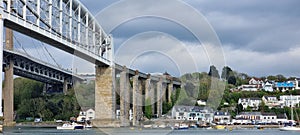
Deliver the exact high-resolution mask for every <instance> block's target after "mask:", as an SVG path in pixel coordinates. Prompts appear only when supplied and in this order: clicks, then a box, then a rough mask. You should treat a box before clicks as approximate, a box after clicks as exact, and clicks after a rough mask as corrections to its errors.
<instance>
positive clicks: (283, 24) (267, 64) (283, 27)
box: [81, 0, 300, 76]
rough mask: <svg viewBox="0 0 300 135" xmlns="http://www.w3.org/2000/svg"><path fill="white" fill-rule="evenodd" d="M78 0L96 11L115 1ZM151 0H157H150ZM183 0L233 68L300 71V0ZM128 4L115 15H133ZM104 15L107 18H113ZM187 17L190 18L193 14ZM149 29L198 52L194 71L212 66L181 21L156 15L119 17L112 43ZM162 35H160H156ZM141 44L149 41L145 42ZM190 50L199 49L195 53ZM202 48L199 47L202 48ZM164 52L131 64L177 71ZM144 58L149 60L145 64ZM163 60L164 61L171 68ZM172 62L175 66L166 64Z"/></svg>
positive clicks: (294, 73)
mask: <svg viewBox="0 0 300 135" xmlns="http://www.w3.org/2000/svg"><path fill="white" fill-rule="evenodd" d="M81 1H82V3H83V4H84V5H85V6H86V7H87V8H88V9H89V10H90V11H91V12H92V13H93V14H94V15H95V16H97V14H99V12H102V11H103V10H105V8H107V7H108V6H109V5H110V4H112V3H114V2H117V0H111V1H106V0H81ZM153 2H155V1H154V0H153ZM184 2H185V3H187V4H189V5H190V6H191V7H193V8H195V9H196V10H197V11H199V12H200V13H201V14H202V15H203V16H204V17H205V18H206V19H207V22H208V23H209V24H210V25H211V26H212V28H213V29H214V30H215V32H216V34H217V36H218V37H219V39H220V41H221V44H222V47H223V51H224V55H225V61H226V65H228V66H230V67H231V68H232V69H233V70H237V71H239V72H245V73H247V74H250V75H255V76H265V75H269V74H273V75H276V74H284V75H286V76H299V73H300V72H299V71H300V63H299V62H298V61H300V53H299V52H300V8H299V5H300V1H298V0H263V1H262V0H239V1H236V0H224V1H218V0H184ZM141 3H143V1H141ZM158 3H161V1H158ZM162 5H163V6H161V7H160V6H158V7H157V8H156V9H155V10H158V11H159V10H161V12H166V11H165V10H166V9H165V8H162V7H169V6H170V5H172V3H168V4H165V3H163V4H162ZM139 6H140V7H139V8H140V9H141V10H144V9H145V10H146V9H147V8H148V7H149V3H147V2H146V1H145V4H144V7H142V6H143V4H140V5H139ZM122 8H123V7H122ZM127 8H128V12H126V13H124V12H120V13H119V14H134V13H132V12H134V10H131V7H130V5H128V7H127ZM160 8H161V9H160ZM169 10H170V9H169ZM170 12H173V14H175V15H178V16H180V15H181V14H185V15H186V13H185V12H180V11H177V10H176V9H173V10H171V11H170ZM100 14H101V13H100ZM186 16H188V15H186ZM114 18H115V17H114ZM107 20H108V21H111V19H107ZM105 21H106V19H103V20H101V21H100V25H101V22H102V23H103V24H104V25H106V23H112V22H105ZM191 21H192V22H193V20H192V19H191ZM194 22H196V21H194ZM195 25H197V24H195ZM147 31H160V32H162V33H167V34H170V35H172V37H174V38H176V39H177V40H178V41H181V42H183V44H185V45H186V46H187V49H188V50H189V52H190V53H192V55H194V56H196V55H197V53H198V55H200V56H199V57H196V58H195V59H196V61H197V62H196V63H197V68H198V70H199V71H205V72H206V71H208V67H209V65H210V62H209V59H208V58H207V56H205V53H203V52H201V51H198V50H199V49H195V48H197V47H199V46H195V45H193V44H201V43H199V42H198V41H197V40H196V38H195V37H194V36H193V35H192V34H191V33H190V32H189V30H187V29H185V28H184V26H180V25H178V24H176V23H173V22H172V21H170V20H167V19H161V18H155V17H154V18H151V17H144V18H135V19H132V20H129V21H127V22H123V23H122V24H121V25H119V26H118V28H116V29H114V30H113V31H112V32H111V33H112V34H113V35H114V38H115V46H117V47H116V48H118V46H120V45H121V44H124V42H125V41H126V40H128V39H130V38H132V37H135V36H136V35H137V34H139V33H143V32H147ZM160 37H164V36H162V35H160ZM151 39H156V40H157V37H156V36H152V37H149V39H148V40H151ZM145 41H146V40H145ZM132 44H134V43H132ZM145 45H149V44H147V43H145ZM150 45H151V44H150ZM200 48H201V47H200ZM193 50H197V51H196V52H193ZM200 50H202V51H203V48H202V49H200ZM163 57H164V56H162V54H158V53H147V54H144V55H141V56H140V57H139V58H138V59H136V60H134V62H131V64H132V65H131V66H132V67H136V68H142V69H140V70H142V71H145V72H159V70H165V71H168V70H170V72H174V74H177V73H178V70H179V69H178V67H177V68H174V66H176V63H177V62H174V61H173V62H172V60H168V58H167V57H164V58H163ZM158 58H162V60H159V61H158ZM199 58H200V59H199ZM170 59H172V58H170ZM145 60H147V62H151V63H153V64H150V65H149V64H146V62H145ZM181 61H182V60H181ZM199 61H201V62H199ZM165 63H167V64H165ZM172 63H173V65H172ZM199 63H200V64H199ZM143 65H144V66H143ZM164 65H168V66H169V67H168V66H164ZM177 65H178V63H177ZM179 65H180V64H179ZM164 67H166V69H164ZM170 67H173V68H174V69H170ZM160 72H164V71H160Z"/></svg>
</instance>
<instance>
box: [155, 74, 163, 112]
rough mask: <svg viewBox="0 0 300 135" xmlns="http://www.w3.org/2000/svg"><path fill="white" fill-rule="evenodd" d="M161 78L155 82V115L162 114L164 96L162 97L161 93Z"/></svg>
mask: <svg viewBox="0 0 300 135" xmlns="http://www.w3.org/2000/svg"><path fill="white" fill-rule="evenodd" d="M162 91H163V79H162V78H160V79H159V81H158V82H157V104H156V107H157V115H158V117H161V116H162V101H163V99H162V98H164V97H162V95H163V93H162Z"/></svg>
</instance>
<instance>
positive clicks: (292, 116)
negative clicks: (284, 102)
mask: <svg viewBox="0 0 300 135" xmlns="http://www.w3.org/2000/svg"><path fill="white" fill-rule="evenodd" d="M290 102H291V120H292V122H293V121H294V111H293V102H292V95H291V100H290Z"/></svg>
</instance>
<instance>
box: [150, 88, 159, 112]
mask: <svg viewBox="0 0 300 135" xmlns="http://www.w3.org/2000/svg"><path fill="white" fill-rule="evenodd" d="M150 86H151V87H150V89H151V91H152V93H150V96H151V103H152V114H155V109H156V108H157V107H156V106H155V102H156V97H157V96H156V93H157V91H156V87H155V83H150Z"/></svg>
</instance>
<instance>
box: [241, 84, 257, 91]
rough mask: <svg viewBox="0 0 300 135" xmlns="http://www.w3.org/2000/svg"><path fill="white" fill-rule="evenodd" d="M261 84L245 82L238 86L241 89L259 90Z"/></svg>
mask: <svg viewBox="0 0 300 135" xmlns="http://www.w3.org/2000/svg"><path fill="white" fill-rule="evenodd" d="M259 88H260V87H259V85H256V84H244V85H241V86H239V87H238V89H239V90H240V91H258V90H259Z"/></svg>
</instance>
